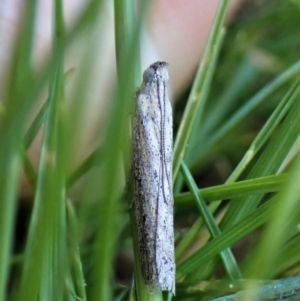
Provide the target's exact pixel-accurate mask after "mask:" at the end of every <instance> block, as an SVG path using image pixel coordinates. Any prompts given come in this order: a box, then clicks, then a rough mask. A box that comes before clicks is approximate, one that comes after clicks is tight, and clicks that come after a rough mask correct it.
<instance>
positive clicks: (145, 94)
mask: <svg viewBox="0 0 300 301" xmlns="http://www.w3.org/2000/svg"><path fill="white" fill-rule="evenodd" d="M167 66H168V64H167V63H166V62H156V63H154V64H152V65H151V66H150V67H149V68H148V69H146V70H145V72H144V74H143V82H142V85H141V87H140V88H139V90H138V91H137V93H136V110H135V117H134V126H133V160H132V171H133V182H134V183H133V188H134V195H133V198H134V202H133V204H134V208H135V215H136V221H137V227H138V229H137V230H138V242H139V251H140V258H141V266H142V273H143V276H144V279H145V282H146V284H147V285H148V286H149V287H150V288H159V289H161V290H165V291H169V292H172V293H173V294H175V259H174V227H173V191H172V157H173V119H172V107H171V104H170V101H169V97H168V82H169V75H168V70H167Z"/></svg>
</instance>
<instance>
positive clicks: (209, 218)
mask: <svg viewBox="0 0 300 301" xmlns="http://www.w3.org/2000/svg"><path fill="white" fill-rule="evenodd" d="M181 172H182V174H183V177H184V179H185V182H186V184H187V186H188V187H189V189H190V191H191V192H192V195H193V197H194V199H195V201H196V203H197V207H198V208H199V210H200V213H201V215H202V218H203V220H204V223H205V224H206V227H207V228H208V230H209V233H210V234H211V236H212V237H213V238H216V237H218V236H219V235H221V231H220V229H219V227H218V225H217V223H216V222H215V220H214V218H213V215H212V214H211V213H210V211H209V209H208V208H207V206H206V204H205V201H204V199H203V198H202V196H201V194H200V193H199V192H198V187H197V185H196V183H195V181H194V179H193V177H192V175H191V173H190V172H189V170H188V168H187V166H186V165H185V163H184V161H182V162H181ZM220 256H221V258H222V261H223V264H224V266H225V269H226V271H227V273H228V275H229V277H230V278H231V279H240V278H241V273H240V270H239V268H238V265H237V263H236V260H235V258H234V256H233V254H232V252H231V250H230V249H225V250H223V251H221V253H220Z"/></svg>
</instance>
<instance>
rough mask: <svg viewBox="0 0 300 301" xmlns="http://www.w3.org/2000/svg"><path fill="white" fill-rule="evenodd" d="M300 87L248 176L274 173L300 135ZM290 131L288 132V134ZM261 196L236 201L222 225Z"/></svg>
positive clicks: (244, 212) (249, 209)
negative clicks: (299, 119) (299, 96)
mask: <svg viewBox="0 0 300 301" xmlns="http://www.w3.org/2000/svg"><path fill="white" fill-rule="evenodd" d="M299 93H300V87H298V89H297V91H296V92H295V93H294V94H293V105H292V106H291V107H290V110H289V112H288V114H287V115H286V117H285V119H284V120H283V122H282V123H281V125H280V128H279V129H278V131H277V132H276V134H275V135H274V136H273V137H272V140H271V141H270V142H269V144H268V145H267V147H266V149H265V150H264V152H263V153H262V154H261V156H260V157H259V159H258V160H257V162H256V163H255V165H254V166H253V168H252V170H251V171H250V172H249V175H248V177H247V178H249V179H250V178H256V177H261V176H264V175H270V174H274V173H276V172H277V171H278V169H279V168H280V166H281V164H282V163H283V161H284V160H285V158H286V156H287V155H288V153H289V150H290V149H291V147H292V146H293V144H294V143H295V141H296V139H297V138H298V136H299V131H300V125H299V122H298V118H299V114H298V112H299V111H300V102H299V101H298V100H299V99H298V96H297V95H299ZM287 133H288V134H287ZM260 200H261V196H252V197H248V198H247V199H244V200H243V201H242V202H240V201H238V202H234V203H232V205H231V206H230V208H229V210H228V212H227V213H226V215H225V218H224V219H223V220H222V227H227V226H228V225H232V224H233V223H234V222H235V221H237V220H239V219H241V218H242V217H244V216H246V215H247V214H249V213H250V212H252V211H253V209H254V208H255V207H256V206H257V205H258V203H259V202H260Z"/></svg>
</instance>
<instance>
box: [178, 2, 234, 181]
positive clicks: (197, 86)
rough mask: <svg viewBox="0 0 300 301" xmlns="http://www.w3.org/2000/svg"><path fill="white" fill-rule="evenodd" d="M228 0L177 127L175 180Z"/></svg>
mask: <svg viewBox="0 0 300 301" xmlns="http://www.w3.org/2000/svg"><path fill="white" fill-rule="evenodd" d="M229 2H230V1H226V0H225V1H222V2H220V4H219V7H218V10H217V13H216V17H215V21H214V24H213V28H212V31H211V33H210V36H209V40H208V43H207V46H206V49H205V53H204V55H203V58H202V63H201V65H200V68H199V69H198V71H197V74H196V78H195V81H194V84H193V87H192V91H191V93H190V96H189V99H188V102H187V105H186V108H185V111H184V114H183V117H182V121H181V123H180V127H179V129H178V133H177V137H176V140H175V144H174V158H173V175H174V181H175V180H176V177H177V174H178V171H179V167H180V162H181V160H182V159H183V158H184V155H185V151H186V147H187V145H188V144H189V139H190V136H191V133H192V129H193V126H194V123H195V121H196V116H197V114H198V111H199V106H200V102H201V101H202V97H203V96H204V98H205V97H206V95H202V93H203V88H204V86H205V84H206V81H209V82H210V79H211V76H207V75H208V74H209V73H210V68H211V62H213V61H215V60H214V56H216V55H217V54H218V49H219V47H220V42H221V41H222V39H223V32H222V29H223V24H224V20H225V16H226V12H227V9H228V6H229Z"/></svg>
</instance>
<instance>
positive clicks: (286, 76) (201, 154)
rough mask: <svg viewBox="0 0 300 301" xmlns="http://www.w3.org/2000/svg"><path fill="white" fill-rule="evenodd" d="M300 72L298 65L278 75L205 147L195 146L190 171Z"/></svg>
mask: <svg viewBox="0 0 300 301" xmlns="http://www.w3.org/2000/svg"><path fill="white" fill-rule="evenodd" d="M299 72H300V63H299V62H297V63H296V64H294V65H292V66H291V67H290V68H289V69H288V70H286V71H285V72H284V73H282V74H280V75H279V76H278V77H277V78H276V79H274V80H273V81H272V82H271V83H270V84H268V85H267V86H265V87H264V88H263V89H261V90H260V91H259V92H258V93H257V94H255V95H254V96H253V97H252V98H251V99H249V101H248V102H247V103H246V104H245V105H244V106H243V107H242V108H241V109H239V110H238V111H237V112H236V113H235V114H234V115H233V116H232V117H231V118H230V119H229V120H228V121H227V122H226V123H225V124H224V125H222V126H220V129H219V130H218V131H216V133H215V134H214V135H213V136H212V137H211V138H210V139H209V140H208V141H207V142H206V144H205V145H201V147H199V145H195V149H196V148H197V157H195V158H194V160H193V161H192V162H191V164H192V169H197V168H199V166H200V165H201V162H202V160H203V158H207V156H209V152H210V151H211V149H212V148H213V147H214V146H215V145H216V144H217V143H219V141H220V140H221V139H223V138H224V137H225V136H226V135H227V134H228V133H229V132H230V131H231V130H232V129H233V128H235V127H236V126H237V125H238V124H239V123H240V122H241V121H242V120H243V119H244V118H245V117H246V116H248V115H249V114H250V113H251V112H252V111H253V110H254V109H255V108H257V107H258V106H259V105H260V104H261V103H262V102H264V101H266V100H267V99H268V97H270V96H271V95H272V93H274V92H275V91H276V90H277V89H278V88H279V87H281V86H282V85H284V84H286V83H287V82H288V81H290V80H291V79H292V78H295V77H296V76H297V75H298V74H299Z"/></svg>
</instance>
